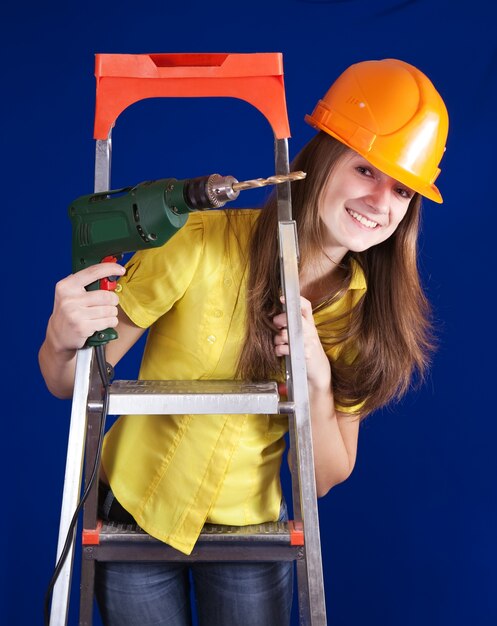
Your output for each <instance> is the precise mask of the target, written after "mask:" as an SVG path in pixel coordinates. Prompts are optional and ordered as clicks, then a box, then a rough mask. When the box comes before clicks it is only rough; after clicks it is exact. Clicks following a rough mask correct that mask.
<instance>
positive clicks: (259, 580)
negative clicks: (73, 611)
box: [96, 508, 293, 626]
mask: <svg viewBox="0 0 497 626" xmlns="http://www.w3.org/2000/svg"><path fill="white" fill-rule="evenodd" d="M285 513H286V510H285V511H283V508H282V516H281V517H280V519H285V518H287V517H288V516H287V515H285ZM190 572H191V580H192V582H193V590H194V596H195V606H196V612H197V615H198V623H199V626H288V625H289V624H290V613H291V607H292V593H293V563H292V562H284V561H279V562H276V563H265V562H257V563H256V562H240V563H238V562H237V563H229V562H226V563H218V562H216V563H191V564H184V563H170V562H160V563H156V562H147V563H141V562H126V563H121V562H97V563H96V595H97V600H98V604H99V607H100V613H101V616H102V620H103V623H104V624H105V626H191V624H192V612H191V607H190Z"/></svg>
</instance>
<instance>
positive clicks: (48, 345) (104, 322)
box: [38, 263, 125, 398]
mask: <svg viewBox="0 0 497 626" xmlns="http://www.w3.org/2000/svg"><path fill="white" fill-rule="evenodd" d="M124 272H125V269H124V267H122V266H121V265H118V264H117V263H100V264H98V265H92V266H91V267H88V268H85V269H84V270H81V271H80V272H77V273H76V274H72V275H71V276H68V277H67V278H64V279H62V280H61V281H59V282H58V283H57V285H56V287H55V299H54V308H53V313H52V315H51V317H50V319H49V321H48V326H47V334H46V337H45V341H44V342H43V344H42V346H41V348H40V351H39V353H38V361H39V363H40V370H41V373H42V375H43V378H44V379H45V383H46V385H47V387H48V389H49V390H50V391H51V392H52V393H53V394H54V395H55V396H57V397H58V398H69V397H70V396H71V394H72V390H73V385H74V371H75V364H76V353H77V350H78V349H79V348H82V347H83V346H84V344H85V342H86V340H87V338H88V337H90V336H91V335H93V333H94V332H95V331H97V330H104V329H106V328H114V327H116V326H117V323H118V309H117V305H118V302H119V298H118V297H117V294H115V293H114V292H112V291H103V290H98V291H86V289H85V286H86V285H90V284H91V283H93V282H95V281H97V280H101V279H102V278H108V277H109V276H122V274H124Z"/></svg>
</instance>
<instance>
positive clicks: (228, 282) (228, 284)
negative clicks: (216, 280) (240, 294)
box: [224, 278, 231, 287]
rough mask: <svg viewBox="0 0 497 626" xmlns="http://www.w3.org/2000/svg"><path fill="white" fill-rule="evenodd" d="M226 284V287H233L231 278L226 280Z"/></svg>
mask: <svg viewBox="0 0 497 626" xmlns="http://www.w3.org/2000/svg"><path fill="white" fill-rule="evenodd" d="M224 284H225V285H226V287H229V286H230V285H231V278H225V279H224Z"/></svg>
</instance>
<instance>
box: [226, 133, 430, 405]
mask: <svg viewBox="0 0 497 626" xmlns="http://www.w3.org/2000/svg"><path fill="white" fill-rule="evenodd" d="M347 151H348V148H347V147H346V146H345V145H344V144H342V143H340V142H339V141H337V140H335V139H333V138H332V137H331V136H329V135H327V134H326V133H323V132H320V133H318V134H317V135H316V136H315V137H314V138H313V139H312V140H311V141H310V142H309V143H308V144H307V145H306V146H305V147H304V149H303V150H302V151H301V152H300V153H299V154H298V155H297V157H296V158H295V160H294V161H293V163H292V170H303V171H305V172H307V177H306V178H305V179H304V180H303V181H299V182H297V183H294V184H293V185H292V208H293V218H294V219H295V221H296V225H297V232H298V236H299V249H300V257H301V269H302V267H303V266H304V263H305V264H309V263H312V262H314V261H316V259H317V258H318V257H319V256H320V252H321V250H322V249H323V245H322V242H323V236H324V232H323V230H324V229H323V224H322V222H321V220H320V218H319V213H318V210H319V204H320V199H321V195H322V192H323V189H324V187H325V185H326V182H327V181H328V178H329V176H330V174H331V172H332V171H333V168H334V166H335V165H336V164H337V162H338V161H339V159H340V158H341V157H342V156H343V155H344V154H345V153H346V152H347ZM420 207H421V198H420V196H419V194H415V195H414V197H413V198H412V200H411V202H410V205H409V208H408V210H407V213H406V215H405V216H404V219H403V220H402V221H401V223H400V224H399V226H398V227H397V229H396V231H395V232H394V234H393V235H392V236H391V237H389V238H388V239H387V240H386V241H384V242H382V243H381V244H378V245H376V246H373V247H372V248H370V249H368V250H366V251H364V252H349V253H348V254H347V255H346V256H345V258H344V259H343V260H342V271H343V274H344V278H343V281H342V284H341V286H339V287H336V286H331V285H330V293H329V300H333V299H337V298H339V297H340V296H341V295H342V294H343V293H344V292H345V291H346V289H347V287H348V285H349V283H350V280H351V276H352V267H351V259H355V261H356V262H357V263H358V264H359V265H360V266H361V267H362V269H363V271H364V274H365V277H366V282H367V285H368V289H367V292H366V294H365V296H364V297H363V298H362V299H361V300H360V301H359V303H358V304H357V305H356V306H355V307H354V309H353V310H352V311H351V312H350V313H349V314H348V316H347V324H343V323H338V324H337V322H338V321H339V320H338V319H330V320H327V321H326V322H325V323H321V324H319V325H318V327H317V330H318V333H319V336H320V339H321V342H322V344H323V346H324V348H325V349H327V348H328V347H331V346H333V345H339V344H342V343H343V342H346V343H347V345H351V346H353V347H354V351H356V352H357V357H356V358H355V359H354V360H353V362H352V363H350V362H347V361H346V360H345V359H341V358H338V359H336V360H330V364H331V371H332V380H333V393H334V398H335V402H336V403H338V404H340V405H341V406H354V405H357V404H359V403H363V404H362V407H361V409H360V415H361V416H363V415H366V414H367V413H370V412H371V411H373V410H375V409H377V408H379V407H380V406H383V405H385V404H386V403H387V402H389V401H391V400H393V399H399V398H400V397H401V396H402V395H403V394H404V393H405V392H406V391H407V390H408V389H409V387H410V385H411V382H412V380H413V378H414V377H415V376H416V375H417V377H418V378H419V379H422V378H423V375H424V374H425V372H426V369H427V366H428V364H429V360H430V354H431V352H432V350H433V337H432V332H431V322H430V306H429V303H428V301H427V299H426V297H425V295H424V293H423V290H422V287H421V284H420V278H419V272H418V266H417V238H418V231H419V221H420ZM277 220H278V217H277V208H276V201H275V198H274V197H271V198H270V199H269V201H268V202H267V204H266V206H265V207H264V209H263V210H262V212H261V216H260V218H259V219H258V222H257V225H256V228H255V230H254V234H253V236H252V239H251V247H250V261H249V262H250V268H249V278H248V302H247V331H246V338H245V342H244V345H243V348H242V351H241V354H240V359H239V364H238V371H239V375H240V376H241V377H243V378H248V379H251V380H264V379H270V378H274V377H278V376H280V375H281V360H280V359H278V358H277V357H275V356H274V346H273V335H274V332H275V329H274V326H273V324H272V321H271V320H272V318H273V317H274V315H276V314H277V313H278V312H280V310H281V305H280V302H279V296H280V274H279V266H278V242H277V238H276V233H277ZM337 328H338V329H337Z"/></svg>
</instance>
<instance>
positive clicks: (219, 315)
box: [214, 309, 223, 317]
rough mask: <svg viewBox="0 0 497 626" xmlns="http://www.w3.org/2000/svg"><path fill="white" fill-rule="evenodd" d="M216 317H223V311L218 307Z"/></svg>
mask: <svg viewBox="0 0 497 626" xmlns="http://www.w3.org/2000/svg"><path fill="white" fill-rule="evenodd" d="M214 317H223V312H222V311H220V310H219V309H217V311H214Z"/></svg>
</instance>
